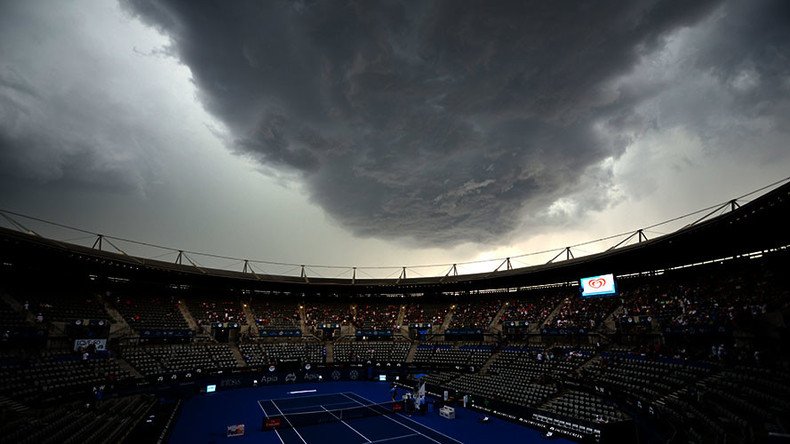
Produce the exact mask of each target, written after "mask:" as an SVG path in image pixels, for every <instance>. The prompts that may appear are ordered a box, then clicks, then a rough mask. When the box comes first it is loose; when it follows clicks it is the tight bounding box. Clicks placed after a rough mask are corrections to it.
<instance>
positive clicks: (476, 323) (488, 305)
mask: <svg viewBox="0 0 790 444" xmlns="http://www.w3.org/2000/svg"><path fill="white" fill-rule="evenodd" d="M489 297H490V296H481V299H483V298H485V299H488V298H489ZM500 308H502V301H500V300H498V299H494V300H480V301H474V302H465V303H463V304H458V305H456V307H455V311H454V312H453V319H452V321H451V322H450V327H452V328H483V329H487V328H488V327H489V326H490V325H491V321H493V320H494V316H496V314H497V312H498V311H499V309H500Z"/></svg>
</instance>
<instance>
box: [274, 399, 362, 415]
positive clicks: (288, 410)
mask: <svg viewBox="0 0 790 444" xmlns="http://www.w3.org/2000/svg"><path fill="white" fill-rule="evenodd" d="M348 403H349V402H348V401H343V402H333V403H331V404H319V407H321V408H323V409H324V410H326V408H325V407H329V406H333V405H343V406H346V407H356V406H357V405H356V404H354V405H348ZM314 407H315V405H303V406H301V407H291V408H288V407H286V408H285V410H284V411H287V412H289V413H310V412H314V411H315V410H307V411H304V412H292V410H300V409H305V408H311V409H312V408H314ZM341 408H342V407H341ZM331 410H337V409H331Z"/></svg>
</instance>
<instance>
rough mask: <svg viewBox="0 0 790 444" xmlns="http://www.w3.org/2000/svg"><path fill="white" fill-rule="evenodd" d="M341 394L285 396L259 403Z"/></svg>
mask: <svg viewBox="0 0 790 444" xmlns="http://www.w3.org/2000/svg"><path fill="white" fill-rule="evenodd" d="M340 394H341V393H321V394H316V395H310V396H287V397H285V398H274V399H262V400H261V401H283V400H286V399H310V398H320V397H322V396H332V395H340Z"/></svg>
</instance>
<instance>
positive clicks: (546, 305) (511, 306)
mask: <svg viewBox="0 0 790 444" xmlns="http://www.w3.org/2000/svg"><path fill="white" fill-rule="evenodd" d="M565 293H567V291H565ZM562 294H563V293H559V292H557V291H556V290H533V291H526V292H523V293H522V294H521V295H520V296H521V297H519V298H518V299H511V300H509V301H507V302H506V305H505V311H504V312H503V313H502V317H501V318H500V320H501V321H502V322H505V321H521V322H528V323H529V324H538V325H540V324H541V323H543V321H545V320H546V318H547V317H548V316H549V313H551V311H552V310H554V308H555V307H556V306H557V304H558V303H559V301H560V300H561V296H562Z"/></svg>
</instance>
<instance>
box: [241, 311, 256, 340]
mask: <svg viewBox="0 0 790 444" xmlns="http://www.w3.org/2000/svg"><path fill="white" fill-rule="evenodd" d="M241 307H242V308H241V309H242V311H243V312H244V318H245V319H246V320H247V329H248V330H247V331H248V332H249V334H250V336H252V337H253V338H257V337H258V336H260V332H259V331H258V324H257V323H256V322H255V315H254V314H252V310H251V309H250V306H249V304H242V306H241Z"/></svg>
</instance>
